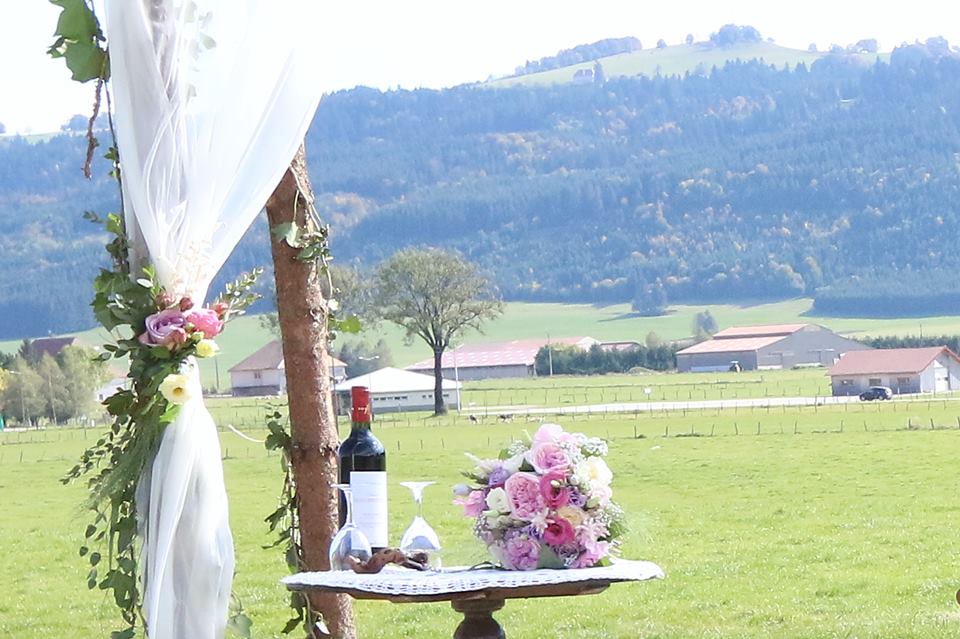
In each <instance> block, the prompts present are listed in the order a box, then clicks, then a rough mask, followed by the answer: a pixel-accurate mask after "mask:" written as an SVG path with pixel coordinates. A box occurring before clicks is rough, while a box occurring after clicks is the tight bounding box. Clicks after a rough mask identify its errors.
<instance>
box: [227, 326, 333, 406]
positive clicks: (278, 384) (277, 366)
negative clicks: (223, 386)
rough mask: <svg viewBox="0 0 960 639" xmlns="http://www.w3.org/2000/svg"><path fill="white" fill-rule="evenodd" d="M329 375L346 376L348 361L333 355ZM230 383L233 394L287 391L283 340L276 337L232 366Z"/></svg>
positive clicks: (251, 394) (274, 393)
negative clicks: (346, 362)
mask: <svg viewBox="0 0 960 639" xmlns="http://www.w3.org/2000/svg"><path fill="white" fill-rule="evenodd" d="M331 363H332V365H331V370H330V376H331V377H332V378H333V379H335V380H336V379H343V378H344V377H346V376H347V365H346V364H344V363H343V362H341V361H340V360H339V359H337V358H336V357H332V358H331ZM230 386H231V387H232V388H233V391H232V392H233V395H234V396H237V397H241V396H242V397H249V396H253V395H282V394H283V393H285V392H287V377H286V372H285V370H284V367H283V347H282V345H281V344H280V340H273V341H272V342H270V343H269V344H267V345H266V346H264V347H263V348H261V349H260V350H258V351H257V352H255V353H254V354H253V355H251V356H250V357H248V358H246V359H245V360H243V361H241V362H240V363H239V364H237V365H236V366H233V367H231V368H230Z"/></svg>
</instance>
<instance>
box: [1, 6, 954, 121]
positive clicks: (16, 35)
mask: <svg viewBox="0 0 960 639" xmlns="http://www.w3.org/2000/svg"><path fill="white" fill-rule="evenodd" d="M115 1H116V0H115ZM122 1H129V0H122ZM267 1H268V0H267ZM303 1H304V2H313V1H318V2H319V1H321V0H303ZM97 2H101V0H97ZM324 4H325V5H326V7H325V9H324V12H325V15H326V16H327V17H326V19H325V20H324V21H323V23H322V24H318V25H317V26H316V31H315V42H314V43H313V44H314V46H315V48H316V52H317V57H316V60H317V78H318V81H319V82H320V83H321V84H322V86H323V89H324V90H325V91H335V90H338V89H348V88H352V87H354V86H358V85H365V86H372V87H377V88H381V89H390V88H397V87H401V88H405V89H412V88H417V87H430V88H440V87H445V86H453V85H456V84H461V83H465V82H475V81H482V80H484V79H486V78H488V77H489V76H497V75H507V74H509V73H510V72H511V71H512V70H513V69H514V68H515V67H517V66H519V65H522V64H523V63H524V62H526V61H527V60H535V59H538V58H541V57H544V56H548V55H553V54H555V53H556V52H557V51H559V50H561V49H566V48H570V47H573V46H576V45H578V44H585V43H589V42H594V41H596V40H601V39H604V38H616V37H624V36H634V37H637V38H639V39H640V41H641V42H642V43H643V46H644V47H648V46H653V45H654V44H655V43H656V41H657V40H659V39H660V38H663V39H664V40H666V41H667V43H668V44H679V43H680V42H682V41H683V39H684V38H685V37H686V35H687V34H688V33H691V34H693V36H694V38H695V39H696V40H698V41H699V40H705V39H707V38H708V37H709V36H710V34H711V33H712V32H715V31H716V30H717V29H718V28H719V27H720V26H722V25H724V24H728V23H735V24H739V25H751V26H753V27H756V28H757V29H758V30H759V31H760V33H761V34H762V35H763V36H764V37H769V38H773V39H774V40H775V41H776V42H777V43H779V44H781V45H783V46H790V47H794V48H798V49H806V48H807V46H808V45H809V44H811V43H815V44H817V46H818V47H819V48H821V49H824V48H826V47H828V46H829V45H830V44H832V43H837V44H841V45H847V44H850V43H853V42H856V41H857V40H861V39H864V38H876V39H877V40H878V41H879V42H880V47H881V50H885V51H889V50H891V49H893V47H895V46H897V45H899V44H901V43H902V42H913V41H914V40H917V39H920V40H925V39H926V38H928V37H932V36H943V37H945V38H947V39H948V40H949V41H950V43H951V44H954V45H960V2H956V1H955V0H910V1H905V0H901V1H897V2H893V1H890V0H872V1H867V0H805V1H804V2H791V3H785V2H781V1H778V0H723V1H722V2H717V1H716V0H709V1H708V0H700V1H697V2H694V1H690V0H670V1H668V2H652V1H649V0H648V1H646V2H644V1H642V0H591V2H589V3H588V2H583V1H582V0H576V1H574V0H483V1H482V2H480V1H478V0H405V1H403V2H400V1H397V0H339V1H327V2H325V3H324ZM0 7H2V8H3V10H4V11H3V15H4V19H3V20H2V21H0V68H2V69H3V76H4V83H3V87H2V88H0V123H3V124H4V125H5V126H6V128H7V132H8V133H42V132H49V131H55V130H57V129H59V128H60V126H61V125H62V124H63V123H65V122H66V121H67V120H68V119H69V118H70V116H71V115H73V114H77V113H83V114H87V113H89V111H90V109H91V104H92V100H93V85H92V84H86V85H80V84H77V83H75V82H72V81H71V80H70V75H69V73H68V72H67V70H66V68H65V66H64V64H63V61H62V60H53V59H51V58H49V57H48V56H47V55H46V49H47V47H48V46H49V45H50V43H51V42H52V40H53V38H52V35H51V34H52V33H53V30H54V28H55V26H56V20H57V16H58V8H57V7H55V6H54V5H51V4H49V1H48V0H0ZM798 9H800V10H798Z"/></svg>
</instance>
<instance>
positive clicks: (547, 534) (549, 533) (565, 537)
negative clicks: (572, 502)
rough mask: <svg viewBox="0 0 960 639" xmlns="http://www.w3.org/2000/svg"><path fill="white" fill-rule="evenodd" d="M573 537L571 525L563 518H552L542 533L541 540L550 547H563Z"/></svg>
mask: <svg viewBox="0 0 960 639" xmlns="http://www.w3.org/2000/svg"><path fill="white" fill-rule="evenodd" d="M574 537H575V534H574V531H573V525H571V524H570V522H569V521H567V520H566V519H564V518H563V517H554V518H553V519H551V520H549V522H548V523H547V528H546V529H545V530H544V531H543V540H544V541H545V542H547V543H548V544H550V545H551V546H563V545H564V544H568V543H570V542H571V541H573V539H574Z"/></svg>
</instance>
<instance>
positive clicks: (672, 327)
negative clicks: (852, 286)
mask: <svg viewBox="0 0 960 639" xmlns="http://www.w3.org/2000/svg"><path fill="white" fill-rule="evenodd" d="M811 306H812V301H811V300H810V299H808V298H798V299H795V300H787V301H783V302H773V303H764V304H755V305H750V304H744V305H732V304H718V305H702V306H679V305H678V306H671V307H670V310H669V313H668V314H667V315H663V316H661V317H640V316H638V315H636V314H635V313H632V312H631V311H630V307H629V306H628V305H626V304H615V305H610V306H592V305H589V304H527V303H521V302H513V303H510V304H507V305H506V311H505V312H504V314H503V316H502V317H500V318H499V319H498V320H496V321H495V322H491V323H490V324H489V325H487V327H486V329H485V330H484V332H483V333H472V334H469V335H467V336H466V337H465V341H468V342H496V341H507V340H512V339H532V338H543V339H546V338H547V336H550V337H571V336H575V335H589V336H590V337H595V338H596V339H599V340H603V341H614V340H634V341H638V342H643V340H644V339H645V338H646V336H647V334H648V333H650V332H651V331H652V332H654V333H656V334H657V335H659V336H660V337H661V338H662V339H665V340H679V339H683V338H686V337H689V336H690V334H691V330H690V327H691V325H692V323H693V318H694V315H695V314H696V313H698V312H700V311H702V310H704V309H709V310H710V312H711V313H712V314H713V316H714V317H715V318H716V320H717V323H718V324H719V326H720V328H725V327H728V326H737V325H743V324H776V323H792V322H814V323H817V324H823V325H824V326H827V327H829V328H831V329H833V330H835V331H838V332H841V333H844V334H847V335H851V336H866V335H870V336H876V335H916V334H917V333H920V332H922V333H923V334H926V335H940V334H951V335H952V334H958V333H960V316H942V317H924V318H915V317H914V318H908V319H862V318H849V317H844V318H837V317H814V316H810V315H807V313H809V311H810V308H811ZM78 335H79V336H80V337H81V339H83V340H84V341H85V342H86V343H87V344H90V345H97V344H100V343H102V342H103V341H104V337H105V333H104V332H103V331H102V330H99V329H91V330H89V331H84V332H82V333H78ZM361 337H363V338H364V339H367V340H368V341H374V342H375V341H377V340H378V339H383V340H385V341H386V342H387V344H388V345H389V346H390V350H391V352H392V353H393V358H394V364H395V365H397V366H407V365H409V364H412V363H414V362H416V361H419V360H421V359H426V358H428V357H430V350H429V349H428V348H427V347H426V346H425V345H424V344H423V343H422V342H420V341H419V340H418V341H415V342H413V343H410V344H405V343H404V336H403V332H402V331H401V330H400V329H399V328H397V327H396V326H393V325H392V324H386V323H384V324H381V325H379V326H372V327H369V328H368V329H367V331H366V333H365V334H363V335H362V336H361ZM270 339H272V335H271V334H270V333H269V332H268V331H266V330H264V329H263V328H261V327H260V323H259V319H258V318H257V317H241V318H240V319H238V320H236V321H234V322H231V324H230V326H229V328H228V330H227V331H225V332H224V333H223V335H222V336H221V337H220V338H219V340H218V341H219V342H220V345H221V348H222V350H221V354H220V355H219V356H218V357H217V359H216V361H214V360H206V361H203V362H201V366H200V368H201V372H202V374H203V381H204V385H205V386H207V387H208V388H213V387H216V386H217V373H218V371H219V388H220V389H227V388H229V385H230V376H229V374H228V373H227V370H228V369H229V368H230V367H231V366H233V365H234V364H236V363H237V362H239V361H240V360H242V359H243V358H245V357H247V356H248V355H250V354H251V353H253V352H254V351H255V350H257V349H258V348H260V347H261V346H263V345H264V344H266V343H267V342H268V341H269V340H270ZM338 339H339V340H343V341H350V340H355V339H357V337H356V336H352V335H344V336H341V337H339V338H338ZM19 345H20V342H19V341H5V342H0V351H3V352H13V351H15V350H16V349H17V348H18V347H19ZM334 348H335V349H336V348H338V346H337V344H334Z"/></svg>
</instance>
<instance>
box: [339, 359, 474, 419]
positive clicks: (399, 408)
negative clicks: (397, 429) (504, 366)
mask: <svg viewBox="0 0 960 639" xmlns="http://www.w3.org/2000/svg"><path fill="white" fill-rule="evenodd" d="M354 386H366V387H367V388H369V389H370V400H371V402H372V404H373V414H374V415H376V414H377V413H378V412H379V413H393V412H397V413H399V412H403V411H413V410H433V387H434V378H433V375H423V374H421V373H414V372H411V371H406V370H402V369H399V368H392V367H389V366H388V367H386V368H381V369H379V370H375V371H373V372H372V373H367V374H366V375H360V376H358V377H354V378H352V379H347V380H344V381H342V382H340V383H339V384H337V385H336V386H335V387H334V389H335V390H336V392H337V406H338V410H339V411H340V412H341V413H342V414H346V412H348V411H349V408H350V389H351V388H353V387H354ZM461 386H462V384H460V383H459V382H455V381H453V380H449V379H445V380H443V401H444V403H445V404H446V406H447V408H450V409H454V410H456V409H457V408H458V405H459V400H460V388H461Z"/></svg>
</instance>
